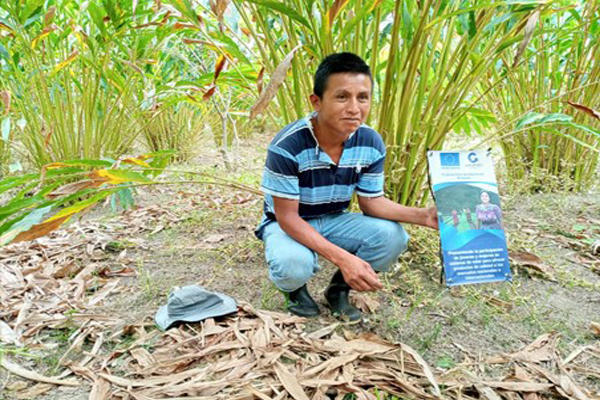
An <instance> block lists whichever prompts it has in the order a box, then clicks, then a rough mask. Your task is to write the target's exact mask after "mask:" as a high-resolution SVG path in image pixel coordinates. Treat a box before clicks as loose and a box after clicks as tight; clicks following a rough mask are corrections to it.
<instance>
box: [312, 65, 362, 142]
mask: <svg viewBox="0 0 600 400" xmlns="http://www.w3.org/2000/svg"><path fill="white" fill-rule="evenodd" d="M371 88H372V84H371V78H369V76H368V75H364V74H352V73H338V74H333V75H330V76H329V77H328V78H327V84H326V85H325V91H324V92H323V98H319V97H318V96H316V95H314V94H313V95H311V97H310V100H311V103H312V104H313V107H314V109H315V111H317V112H318V113H319V123H320V124H322V125H323V126H324V127H326V128H327V130H328V131H332V132H334V133H337V134H340V135H350V134H351V133H352V132H354V131H356V130H357V129H358V127H359V126H360V124H362V123H363V122H365V120H366V119H367V116H368V115H369V109H370V107H371Z"/></svg>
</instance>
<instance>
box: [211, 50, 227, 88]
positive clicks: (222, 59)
mask: <svg viewBox="0 0 600 400" xmlns="http://www.w3.org/2000/svg"><path fill="white" fill-rule="evenodd" d="M225 62H227V59H226V58H225V57H224V56H223V55H220V56H219V58H218V59H217V63H216V64H215V79H214V81H213V82H215V83H216V82H217V79H218V78H219V75H220V74H221V71H222V70H223V67H225Z"/></svg>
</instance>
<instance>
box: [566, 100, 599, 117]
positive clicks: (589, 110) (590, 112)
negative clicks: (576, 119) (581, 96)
mask: <svg viewBox="0 0 600 400" xmlns="http://www.w3.org/2000/svg"><path fill="white" fill-rule="evenodd" d="M567 103H568V104H569V105H570V106H571V107H575V108H576V109H578V110H579V111H583V112H584V113H586V114H587V115H589V116H591V117H594V118H596V119H597V120H600V112H598V111H596V110H594V109H593V108H590V107H588V106H584V105H583V104H577V103H573V102H572V101H569V100H567Z"/></svg>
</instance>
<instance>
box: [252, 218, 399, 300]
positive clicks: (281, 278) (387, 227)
mask: <svg viewBox="0 0 600 400" xmlns="http://www.w3.org/2000/svg"><path fill="white" fill-rule="evenodd" d="M307 222H308V223H309V224H310V225H311V226H312V227H313V228H315V229H316V230H317V232H319V233H320V234H321V235H323V236H324V237H325V239H327V240H329V241H330V242H332V243H333V244H335V245H337V246H339V247H341V248H343V249H344V250H346V251H348V252H350V253H352V254H354V255H356V256H357V257H359V258H361V259H363V260H364V261H366V262H368V263H369V264H371V267H373V269H374V270H375V271H378V272H379V271H381V272H385V271H387V270H388V269H389V266H390V265H391V264H392V263H393V262H395V261H396V260H397V259H398V256H399V255H400V254H401V253H402V252H403V251H405V250H406V245H407V243H408V239H409V237H408V234H407V233H406V231H405V230H404V228H403V227H402V226H401V225H400V224H399V223H397V222H393V221H388V220H385V219H380V218H374V217H368V216H366V215H363V214H360V213H350V212H342V213H337V214H331V215H324V216H322V217H317V218H312V219H309V220H308V221H307ZM262 239H263V240H264V242H265V254H266V258H267V264H268V265H269V278H270V279H271V280H272V281H273V283H275V286H277V288H278V289H279V290H282V291H284V292H292V291H294V290H296V289H298V288H300V287H302V286H303V285H305V284H306V282H308V280H309V279H310V278H311V277H312V276H313V275H314V274H315V273H316V272H317V271H318V270H319V269H320V267H319V264H318V255H317V253H315V252H314V251H312V250H311V249H309V248H307V247H305V246H304V245H302V244H300V243H298V242H297V241H295V240H294V239H292V238H291V237H290V236H289V235H288V234H287V233H285V232H284V231H283V229H281V227H280V226H279V223H277V222H271V223H270V224H268V225H267V226H265V228H264V231H263V237H262Z"/></svg>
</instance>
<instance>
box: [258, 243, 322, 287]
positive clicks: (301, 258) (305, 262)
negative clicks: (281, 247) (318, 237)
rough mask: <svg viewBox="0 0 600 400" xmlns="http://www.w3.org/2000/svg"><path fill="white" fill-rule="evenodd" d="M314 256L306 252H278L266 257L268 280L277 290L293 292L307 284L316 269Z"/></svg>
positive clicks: (310, 252)
mask: <svg viewBox="0 0 600 400" xmlns="http://www.w3.org/2000/svg"><path fill="white" fill-rule="evenodd" d="M316 261H317V260H316V256H315V255H314V253H313V252H312V251H310V250H308V249H306V251H280V252H278V254H273V255H271V257H267V263H268V264H269V278H270V279H271V281H273V283H275V286H277V288H278V289H280V290H283V291H285V292H291V291H294V290H296V289H298V288H300V287H302V286H303V285H305V284H306V282H308V280H309V279H310V278H311V277H312V276H313V275H314V273H315V271H316V269H317V262H316Z"/></svg>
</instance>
